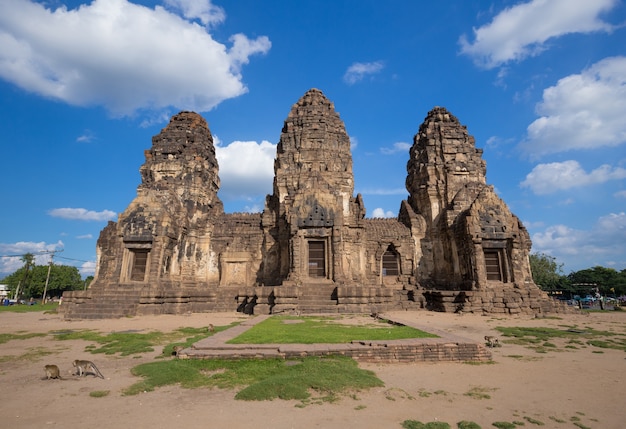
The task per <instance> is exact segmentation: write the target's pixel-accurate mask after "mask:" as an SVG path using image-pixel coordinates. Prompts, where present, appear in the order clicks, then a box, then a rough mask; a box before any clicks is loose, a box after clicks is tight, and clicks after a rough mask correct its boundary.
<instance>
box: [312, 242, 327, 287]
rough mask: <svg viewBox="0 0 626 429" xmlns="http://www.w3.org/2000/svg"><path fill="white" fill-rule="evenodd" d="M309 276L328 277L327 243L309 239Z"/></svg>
mask: <svg viewBox="0 0 626 429" xmlns="http://www.w3.org/2000/svg"><path fill="white" fill-rule="evenodd" d="M309 277H317V278H325V277H326V243H325V242H324V241H318V240H310V241H309Z"/></svg>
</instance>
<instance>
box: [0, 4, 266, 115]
mask: <svg viewBox="0 0 626 429" xmlns="http://www.w3.org/2000/svg"><path fill="white" fill-rule="evenodd" d="M194 3H195V2H192V1H190V0H176V1H171V2H170V4H175V5H176V6H177V8H179V9H181V10H182V12H183V14H185V16H187V17H188V18H189V19H191V18H199V19H200V20H201V21H203V22H204V21H206V22H207V25H208V24H215V23H217V22H219V19H217V18H216V17H218V15H219V14H217V13H216V11H217V10H218V8H215V7H214V6H212V5H211V4H210V2H206V1H204V2H201V3H198V4H199V5H200V7H198V8H195V6H193V5H194ZM207 8H208V9H207ZM207 30H208V27H204V26H202V25H200V24H198V23H197V22H192V21H189V20H186V19H184V18H181V17H180V16H178V15H176V14H174V13H171V12H169V11H168V10H166V9H164V8H163V7H160V6H156V7H155V8H154V9H150V8H148V7H145V6H141V5H137V4H133V3H130V2H128V1H127V0H94V1H93V2H92V3H90V4H88V5H82V6H80V7H78V8H76V9H67V8H66V7H65V6H63V7H60V8H57V9H55V10H52V9H46V8H45V6H44V5H42V4H39V3H33V2H32V1H29V0H3V1H2V2H0V46H2V49H0V78H2V79H4V80H7V81H9V82H11V83H13V84H15V85H17V86H19V87H20V88H23V89H24V90H26V91H29V92H33V93H36V94H39V95H42V96H45V97H49V98H53V99H57V100H61V101H64V102H66V103H69V104H72V105H78V106H92V105H102V106H105V107H106V108H107V109H108V110H109V111H110V112H111V113H113V114H114V115H129V114H132V113H133V112H135V111H136V110H139V109H144V110H162V109H165V108H167V107H168V106H173V107H175V108H177V109H181V110H195V111H208V110H210V109H212V108H213V107H215V106H216V105H217V104H219V103H220V102H221V101H223V100H226V99H229V98H233V97H237V96H239V95H241V94H244V93H245V92H247V88H246V87H245V85H244V84H243V83H242V76H241V75H240V69H241V66H242V65H243V64H246V63H247V62H248V61H249V57H250V56H251V55H254V54H264V53H266V52H268V51H269V49H270V46H271V43H270V41H269V39H268V38H267V37H265V36H260V37H258V38H257V39H254V40H250V39H248V38H246V37H245V36H243V35H241V34H237V35H234V36H232V37H231V43H232V46H231V47H230V48H228V47H227V46H225V45H224V44H221V43H218V42H216V41H215V40H213V38H212V37H211V35H210V34H209V33H208V32H207Z"/></svg>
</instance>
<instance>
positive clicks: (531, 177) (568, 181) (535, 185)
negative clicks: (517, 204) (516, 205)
mask: <svg viewBox="0 0 626 429" xmlns="http://www.w3.org/2000/svg"><path fill="white" fill-rule="evenodd" d="M624 178H626V169H623V168H620V167H616V168H613V167H611V166H610V165H607V164H605V165H601V166H600V167H598V168H596V169H595V170H592V171H590V172H589V173H587V172H586V171H585V170H584V169H583V168H582V166H581V165H580V163H579V162H578V161H574V160H569V161H564V162H551V163H548V164H539V165H537V166H536V167H535V168H533V170H532V171H531V172H530V173H528V175H527V176H526V179H525V180H524V181H523V182H522V183H521V187H522V188H529V189H530V190H531V191H532V192H533V193H535V194H537V195H547V194H551V193H553V192H557V191H563V190H567V189H572V188H576V187H581V186H588V185H597V184H601V183H605V182H608V181H610V180H620V179H624Z"/></svg>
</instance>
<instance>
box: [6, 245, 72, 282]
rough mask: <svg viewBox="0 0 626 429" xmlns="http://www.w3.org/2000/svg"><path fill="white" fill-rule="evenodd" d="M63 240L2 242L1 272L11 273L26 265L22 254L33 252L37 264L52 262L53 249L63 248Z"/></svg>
mask: <svg viewBox="0 0 626 429" xmlns="http://www.w3.org/2000/svg"><path fill="white" fill-rule="evenodd" d="M63 247H64V244H63V242H62V241H60V240H59V241H58V242H56V243H45V242H43V241H41V242H38V243H35V242H32V241H19V242H17V243H0V273H4V274H11V273H14V272H15V271H16V270H18V269H20V268H22V267H23V266H24V262H23V261H22V260H21V257H22V255H24V254H26V253H32V254H33V255H34V256H35V264H36V265H46V264H48V263H49V262H50V254H49V253H46V252H49V251H52V250H59V249H63Z"/></svg>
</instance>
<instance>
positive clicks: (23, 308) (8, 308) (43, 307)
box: [0, 302, 59, 313]
mask: <svg viewBox="0 0 626 429" xmlns="http://www.w3.org/2000/svg"><path fill="white" fill-rule="evenodd" d="M58 308H59V303H58V302H48V303H46V304H34V305H26V304H15V305H0V313H36V312H38V311H43V312H46V313H56V312H57V309H58Z"/></svg>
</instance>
